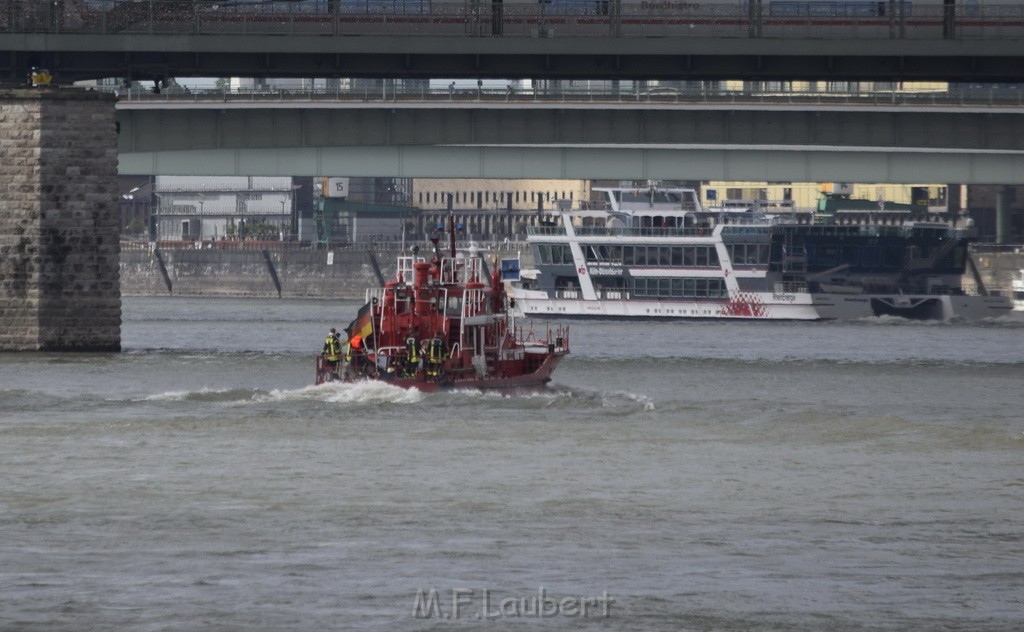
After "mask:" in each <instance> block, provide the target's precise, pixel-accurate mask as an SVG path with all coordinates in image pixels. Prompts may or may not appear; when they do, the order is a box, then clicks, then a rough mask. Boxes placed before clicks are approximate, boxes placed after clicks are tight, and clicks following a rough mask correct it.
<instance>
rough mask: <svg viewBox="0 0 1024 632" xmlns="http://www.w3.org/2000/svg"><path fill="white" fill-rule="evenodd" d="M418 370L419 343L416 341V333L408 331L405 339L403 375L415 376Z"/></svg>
mask: <svg viewBox="0 0 1024 632" xmlns="http://www.w3.org/2000/svg"><path fill="white" fill-rule="evenodd" d="M419 369H420V341H419V340H416V331H415V330H414V331H410V332H409V336H408V337H407V338H406V339H405V374H406V376H408V377H412V376H414V375H416V372H417V371H419Z"/></svg>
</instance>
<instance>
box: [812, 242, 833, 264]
mask: <svg viewBox="0 0 1024 632" xmlns="http://www.w3.org/2000/svg"><path fill="white" fill-rule="evenodd" d="M838 250H839V249H838V248H837V247H836V246H818V248H817V250H816V252H815V257H814V260H813V265H818V266H827V267H832V266H834V265H836V261H837V259H838V256H839V251H838Z"/></svg>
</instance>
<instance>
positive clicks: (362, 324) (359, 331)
mask: <svg viewBox="0 0 1024 632" xmlns="http://www.w3.org/2000/svg"><path fill="white" fill-rule="evenodd" d="M370 307H371V305H370V303H367V304H366V305H363V306H362V307H360V308H359V313H357V314H356V317H355V320H353V321H352V322H351V323H349V324H348V327H346V328H345V334H346V335H348V339H349V340H352V337H353V336H362V338H363V348H364V349H372V348H373V347H374V344H373V313H372V311H371V309H370Z"/></svg>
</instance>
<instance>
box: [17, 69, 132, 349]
mask: <svg viewBox="0 0 1024 632" xmlns="http://www.w3.org/2000/svg"><path fill="white" fill-rule="evenodd" d="M0 147H2V149H3V155H4V158H3V164H2V165H0V316H2V317H0V350H3V351H119V350H120V348H121V289H120V283H119V272H118V258H119V255H120V245H119V241H118V234H119V230H118V228H119V217H118V215H117V132H116V129H115V113H114V98H113V97H112V96H110V95H106V94H103V93H100V92H93V91H84V90H74V89H60V88H44V89H11V90H0Z"/></svg>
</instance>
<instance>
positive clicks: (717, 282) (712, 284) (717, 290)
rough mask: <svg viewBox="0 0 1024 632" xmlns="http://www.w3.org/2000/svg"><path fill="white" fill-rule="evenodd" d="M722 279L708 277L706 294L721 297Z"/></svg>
mask: <svg viewBox="0 0 1024 632" xmlns="http://www.w3.org/2000/svg"><path fill="white" fill-rule="evenodd" d="M722 294H723V293H722V280H721V279H708V296H709V297H711V298H722Z"/></svg>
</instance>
